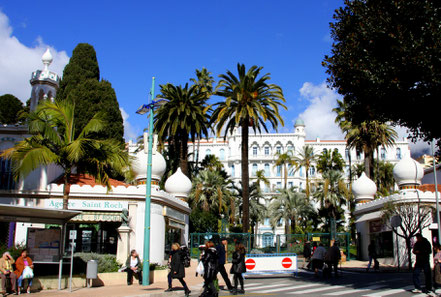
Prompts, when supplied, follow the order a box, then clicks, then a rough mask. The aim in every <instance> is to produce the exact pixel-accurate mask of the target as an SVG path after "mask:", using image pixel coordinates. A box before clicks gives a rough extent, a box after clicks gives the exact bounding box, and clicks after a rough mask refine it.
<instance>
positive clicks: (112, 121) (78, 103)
mask: <svg viewBox="0 0 441 297" xmlns="http://www.w3.org/2000/svg"><path fill="white" fill-rule="evenodd" d="M56 100H57V101H64V100H69V101H70V102H72V103H74V105H75V114H76V117H75V135H76V136H78V135H79V133H81V130H82V129H83V128H84V127H85V125H86V124H87V123H88V122H89V120H90V119H92V117H93V116H94V115H95V114H96V113H98V112H102V111H104V112H105V113H106V114H105V118H106V123H105V125H106V128H105V129H103V130H102V131H100V132H97V133H94V134H93V135H91V137H93V138H97V139H106V138H114V139H116V140H119V141H123V140H124V139H123V137H124V125H123V118H122V116H121V111H120V109H119V104H118V100H117V98H116V94H115V90H114V89H113V88H112V85H111V83H110V82H108V81H106V80H101V81H100V70H99V66H98V61H97V57H96V52H95V49H94V48H93V46H91V45H90V44H87V43H79V44H78V45H77V46H76V47H75V49H74V50H73V52H72V57H71V58H70V60H69V63H68V64H67V65H66V67H65V68H64V71H63V78H62V80H61V82H60V88H59V89H58V91H57V96H56Z"/></svg>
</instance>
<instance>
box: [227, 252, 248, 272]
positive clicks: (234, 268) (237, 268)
mask: <svg viewBox="0 0 441 297" xmlns="http://www.w3.org/2000/svg"><path fill="white" fill-rule="evenodd" d="M232 263H233V265H231V270H230V273H245V272H247V268H246V267H245V254H243V253H239V252H238V251H235V252H234V253H233V259H232Z"/></svg>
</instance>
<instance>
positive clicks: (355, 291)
mask: <svg viewBox="0 0 441 297" xmlns="http://www.w3.org/2000/svg"><path fill="white" fill-rule="evenodd" d="M386 286H387V285H386V284H379V285H372V286H368V287H363V288H358V289H349V290H342V291H337V292H332V293H328V294H323V295H324V296H340V295H347V294H355V293H361V292H365V291H370V290H376V289H381V288H384V287H386Z"/></svg>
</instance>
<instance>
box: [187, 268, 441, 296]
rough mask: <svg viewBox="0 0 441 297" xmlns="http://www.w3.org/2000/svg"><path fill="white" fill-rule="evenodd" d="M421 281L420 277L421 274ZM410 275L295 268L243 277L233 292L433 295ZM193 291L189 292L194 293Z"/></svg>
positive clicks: (265, 294) (279, 294)
mask: <svg viewBox="0 0 441 297" xmlns="http://www.w3.org/2000/svg"><path fill="white" fill-rule="evenodd" d="M421 281H422V283H424V277H423V275H421ZM412 289H414V286H413V284H412V275H411V274H410V273H394V272H379V273H374V272H370V273H365V272H349V271H344V272H343V273H342V274H341V276H340V277H338V278H335V277H334V276H333V277H332V278H331V279H323V278H322V277H321V276H320V277H318V278H316V277H315V276H314V274H313V273H312V272H310V271H304V270H301V271H299V273H298V275H297V277H290V276H286V275H285V276H259V277H257V276H256V277H249V278H247V279H245V294H244V295H237V296H307V297H312V296H341V297H355V296H357V297H360V296H364V297H380V296H391V297H396V296H400V297H406V296H412V297H421V296H436V295H435V294H432V295H428V294H424V293H412V292H411V290H412ZM196 292H197V291H193V293H192V296H198V295H199V294H197V293H196ZM219 296H232V295H231V294H230V293H229V292H228V291H222V290H221V291H220V294H219Z"/></svg>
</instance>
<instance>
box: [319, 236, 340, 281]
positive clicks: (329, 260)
mask: <svg viewBox="0 0 441 297" xmlns="http://www.w3.org/2000/svg"><path fill="white" fill-rule="evenodd" d="M340 259H341V253H340V249H339V248H338V242H337V241H335V242H334V244H333V245H332V246H331V247H330V248H329V249H328V251H327V252H326V254H325V263H326V265H327V266H328V268H327V269H326V272H325V271H324V272H323V275H324V276H326V277H327V276H331V272H332V268H334V273H335V277H338V262H339V261H340Z"/></svg>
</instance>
